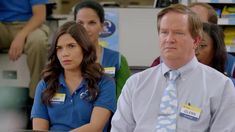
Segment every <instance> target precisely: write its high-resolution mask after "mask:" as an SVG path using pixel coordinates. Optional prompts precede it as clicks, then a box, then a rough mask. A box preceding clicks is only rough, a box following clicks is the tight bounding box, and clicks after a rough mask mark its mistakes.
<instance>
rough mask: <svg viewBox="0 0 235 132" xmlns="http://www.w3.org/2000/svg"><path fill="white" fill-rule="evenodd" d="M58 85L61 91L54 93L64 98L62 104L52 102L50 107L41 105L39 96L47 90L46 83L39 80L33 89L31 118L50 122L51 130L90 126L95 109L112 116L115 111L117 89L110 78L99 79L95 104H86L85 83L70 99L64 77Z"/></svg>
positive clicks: (67, 129) (61, 77) (87, 101)
mask: <svg viewBox="0 0 235 132" xmlns="http://www.w3.org/2000/svg"><path fill="white" fill-rule="evenodd" d="M59 83H60V88H59V90H58V92H57V93H62V94H65V100H64V101H61V102H51V106H47V105H44V104H43V103H42V100H41V95H42V92H43V90H45V88H46V83H45V81H44V80H41V81H40V82H39V84H38V86H37V89H36V94H35V98H34V104H33V108H32V112H31V118H43V119H46V120H48V121H49V122H50V130H53V131H69V130H72V129H75V128H78V127H81V126H83V125H85V124H87V123H89V122H90V118H91V114H92V110H93V108H94V107H95V106H99V107H103V108H106V109H108V110H110V111H112V112H113V113H114V112H115V110H116V93H115V87H116V86H115V82H114V80H113V79H112V78H108V77H106V76H104V77H102V79H101V81H100V82H99V83H98V86H99V95H98V97H97V99H96V100H95V101H89V99H88V98H86V97H85V96H86V94H87V82H86V81H85V80H83V81H82V82H81V84H80V85H79V86H78V88H77V89H76V91H75V92H74V93H73V94H72V95H71V94H70V92H69V89H68V87H67V85H66V83H65V80H64V75H63V74H61V75H60V76H59ZM84 95H85V96H84ZM107 125H108V123H107ZM107 125H106V127H105V129H104V130H103V131H104V132H106V131H107Z"/></svg>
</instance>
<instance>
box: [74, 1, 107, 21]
mask: <svg viewBox="0 0 235 132" xmlns="http://www.w3.org/2000/svg"><path fill="white" fill-rule="evenodd" d="M83 8H91V9H92V10H94V11H95V12H96V14H97V16H98V17H99V18H100V22H101V23H104V20H105V15H104V8H103V7H102V6H101V5H100V4H99V3H98V2H96V1H94V0H83V1H82V2H80V3H77V5H76V6H75V9H74V20H75V21H76V19H77V13H78V11H79V10H80V9H83Z"/></svg>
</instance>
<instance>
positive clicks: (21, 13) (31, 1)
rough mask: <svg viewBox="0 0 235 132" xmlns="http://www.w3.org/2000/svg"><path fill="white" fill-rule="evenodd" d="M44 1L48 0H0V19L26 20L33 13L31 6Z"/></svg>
mask: <svg viewBox="0 0 235 132" xmlns="http://www.w3.org/2000/svg"><path fill="white" fill-rule="evenodd" d="M46 3H48V0H0V21H1V22H14V21H28V20H29V19H30V18H31V17H32V15H33V13H32V6H34V5H37V4H46Z"/></svg>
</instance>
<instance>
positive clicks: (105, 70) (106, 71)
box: [104, 67, 116, 77]
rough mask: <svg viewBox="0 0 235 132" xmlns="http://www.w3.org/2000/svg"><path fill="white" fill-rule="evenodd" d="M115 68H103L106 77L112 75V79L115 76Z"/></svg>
mask: <svg viewBox="0 0 235 132" xmlns="http://www.w3.org/2000/svg"><path fill="white" fill-rule="evenodd" d="M115 69H116V68H115V67H105V68H104V72H105V73H106V74H108V75H112V77H114V75H115Z"/></svg>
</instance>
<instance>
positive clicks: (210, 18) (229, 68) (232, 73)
mask: <svg viewBox="0 0 235 132" xmlns="http://www.w3.org/2000/svg"><path fill="white" fill-rule="evenodd" d="M189 7H190V9H191V10H193V12H195V13H196V14H197V15H198V16H199V18H200V19H201V20H202V21H203V22H209V23H214V24H217V21H218V18H217V15H216V12H215V10H214V9H213V7H211V6H210V5H209V4H207V3H192V4H190V5H189ZM202 12H207V13H202ZM199 14H203V15H199ZM204 25H205V24H204ZM215 30H219V29H215ZM205 32H206V31H205ZM214 35H215V36H218V35H219V36H220V33H219V34H217V35H216V33H215V34H214ZM210 37H211V38H212V39H218V38H214V36H210ZM220 38H221V37H220ZM221 39H223V37H222V38H221ZM214 42H215V41H214ZM215 43H218V42H215ZM219 44H220V46H222V45H221V44H224V42H223V43H219ZM215 45H217V44H215ZM222 47H225V45H224V46H222ZM224 54H225V55H222V56H225V62H224V70H223V71H221V70H219V69H218V67H213V66H212V67H213V68H215V69H217V70H219V71H221V72H222V73H223V74H225V75H226V76H228V77H230V78H231V79H232V80H233V82H234V80H235V70H234V65H235V63H234V62H235V57H234V56H233V55H231V54H229V53H227V52H224ZM208 56H209V55H208ZM208 61H210V60H208ZM221 61H223V60H220V62H221ZM160 62H161V59H160V57H158V58H156V59H155V60H154V61H153V63H152V64H151V67H153V66H156V65H158V64H159V63H160ZM217 62H219V61H218V60H217ZM202 63H204V62H202ZM210 66H211V65H210ZM234 84H235V82H234Z"/></svg>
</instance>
